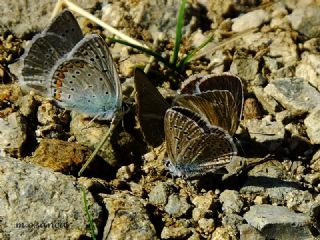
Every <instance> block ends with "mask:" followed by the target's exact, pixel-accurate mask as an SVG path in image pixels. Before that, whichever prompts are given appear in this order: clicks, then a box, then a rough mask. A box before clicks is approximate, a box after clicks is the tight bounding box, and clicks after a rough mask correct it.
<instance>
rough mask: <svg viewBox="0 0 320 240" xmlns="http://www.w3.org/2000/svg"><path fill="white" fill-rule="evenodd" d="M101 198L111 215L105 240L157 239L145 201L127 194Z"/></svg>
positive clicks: (102, 195) (105, 231) (103, 195)
mask: <svg viewBox="0 0 320 240" xmlns="http://www.w3.org/2000/svg"><path fill="white" fill-rule="evenodd" d="M100 196H101V197H102V198H103V202H104V203H105V205H106V208H107V210H108V213H109V215H108V220H107V223H106V226H105V228H104V233H103V239H105V240H110V239H141V240H144V239H145V240H147V239H157V237H156V231H155V229H154V226H153V224H152V223H151V221H150V219H149V216H148V214H147V212H146V209H145V207H144V206H145V204H146V203H145V201H143V200H142V199H140V198H137V197H135V196H132V195H130V194H128V193H125V192H123V193H115V194H112V195H107V194H101V195H100Z"/></svg>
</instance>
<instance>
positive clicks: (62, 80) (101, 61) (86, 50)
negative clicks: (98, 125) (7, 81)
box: [19, 10, 122, 120]
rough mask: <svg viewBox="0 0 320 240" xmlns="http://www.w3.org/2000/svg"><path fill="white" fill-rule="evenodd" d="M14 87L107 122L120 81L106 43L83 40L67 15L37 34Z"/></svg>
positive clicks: (117, 105)
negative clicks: (18, 84)
mask: <svg viewBox="0 0 320 240" xmlns="http://www.w3.org/2000/svg"><path fill="white" fill-rule="evenodd" d="M21 59H22V62H23V66H22V69H21V76H20V77H19V82H20V84H21V86H22V88H23V89H32V90H34V91H36V92H37V93H39V94H40V95H44V96H46V97H51V98H53V99H54V100H55V101H56V103H57V104H58V105H59V106H61V107H64V108H67V109H71V110H75V111H77V112H81V113H84V114H86V115H88V116H89V117H96V118H98V119H103V120H111V119H112V117H113V115H114V113H115V112H117V111H119V110H120V108H121V103H122V93H121V86H120V80H119V77H118V74H117V71H116V66H115V64H114V61H113V59H112V56H111V53H110V51H109V49H108V46H107V45H106V43H105V41H104V40H103V39H102V37H100V36H99V35H96V34H92V35H90V36H86V37H83V35H82V32H81V29H80V27H79V25H78V23H77V21H76V20H75V18H74V17H73V15H72V14H71V13H70V12H69V11H67V10H66V11H63V12H62V13H61V14H60V15H59V16H57V17H56V18H55V19H54V20H53V22H52V23H51V25H50V26H49V27H48V28H47V29H46V30H44V32H42V33H40V34H38V35H36V36H35V37H34V38H33V40H32V41H31V43H30V44H29V47H28V48H27V50H26V52H25V53H24V55H23V56H22V58H21Z"/></svg>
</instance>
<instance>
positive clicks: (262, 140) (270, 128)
mask: <svg viewBox="0 0 320 240" xmlns="http://www.w3.org/2000/svg"><path fill="white" fill-rule="evenodd" d="M244 126H245V127H246V128H247V130H248V133H249V135H250V138H251V139H253V140H254V141H255V142H256V143H259V144H262V146H263V147H265V148H266V149H268V150H269V151H271V152H273V151H275V150H277V149H278V147H279V146H281V144H282V142H283V139H284V135H285V128H284V125H283V124H282V123H279V122H275V121H270V120H269V119H267V118H263V119H261V120H259V119H249V120H247V121H245V122H244Z"/></svg>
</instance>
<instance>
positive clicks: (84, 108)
mask: <svg viewBox="0 0 320 240" xmlns="http://www.w3.org/2000/svg"><path fill="white" fill-rule="evenodd" d="M51 78H52V83H51V84H52V86H51V89H52V96H53V97H54V99H55V100H56V101H57V103H58V104H59V105H60V106H62V107H65V108H67V109H72V110H76V111H78V112H82V113H85V114H87V115H89V116H90V117H95V116H97V114H99V115H98V118H99V119H106V120H110V119H111V118H112V117H113V115H114V112H116V111H118V110H119V109H120V106H121V105H120V104H119V99H117V97H116V95H115V94H114V93H113V92H112V91H111V86H112V84H111V83H110V80H109V79H107V78H106V75H105V74H104V73H103V72H101V71H100V69H98V68H97V67H96V66H95V65H93V64H91V63H88V62H86V61H85V60H83V59H75V58H73V59H69V60H64V59H63V60H61V61H60V62H58V64H57V65H56V67H55V68H54V69H53V71H52V77H51Z"/></svg>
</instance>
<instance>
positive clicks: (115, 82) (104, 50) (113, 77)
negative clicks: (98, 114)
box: [68, 34, 122, 99]
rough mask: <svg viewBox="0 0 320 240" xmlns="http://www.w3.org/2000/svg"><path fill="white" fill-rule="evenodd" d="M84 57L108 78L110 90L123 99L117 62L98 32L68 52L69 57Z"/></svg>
mask: <svg viewBox="0 0 320 240" xmlns="http://www.w3.org/2000/svg"><path fill="white" fill-rule="evenodd" d="M71 58H77V59H83V60H85V61H86V62H88V63H90V64H92V65H94V66H95V67H96V68H97V69H99V70H100V71H101V72H102V73H103V74H104V75H105V76H106V77H105V78H106V79H108V85H110V91H111V92H114V93H115V94H116V97H117V98H119V99H122V92H121V85H120V80H119V76H118V73H117V70H116V66H115V63H114V61H113V59H112V56H111V53H110V51H109V48H108V46H107V44H106V42H105V41H104V40H103V39H102V37H100V36H99V35H97V34H93V35H90V36H87V37H85V38H83V39H82V40H81V41H80V42H78V43H77V45H76V46H75V47H74V48H73V49H72V51H71V52H70V53H69V54H68V59H71Z"/></svg>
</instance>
